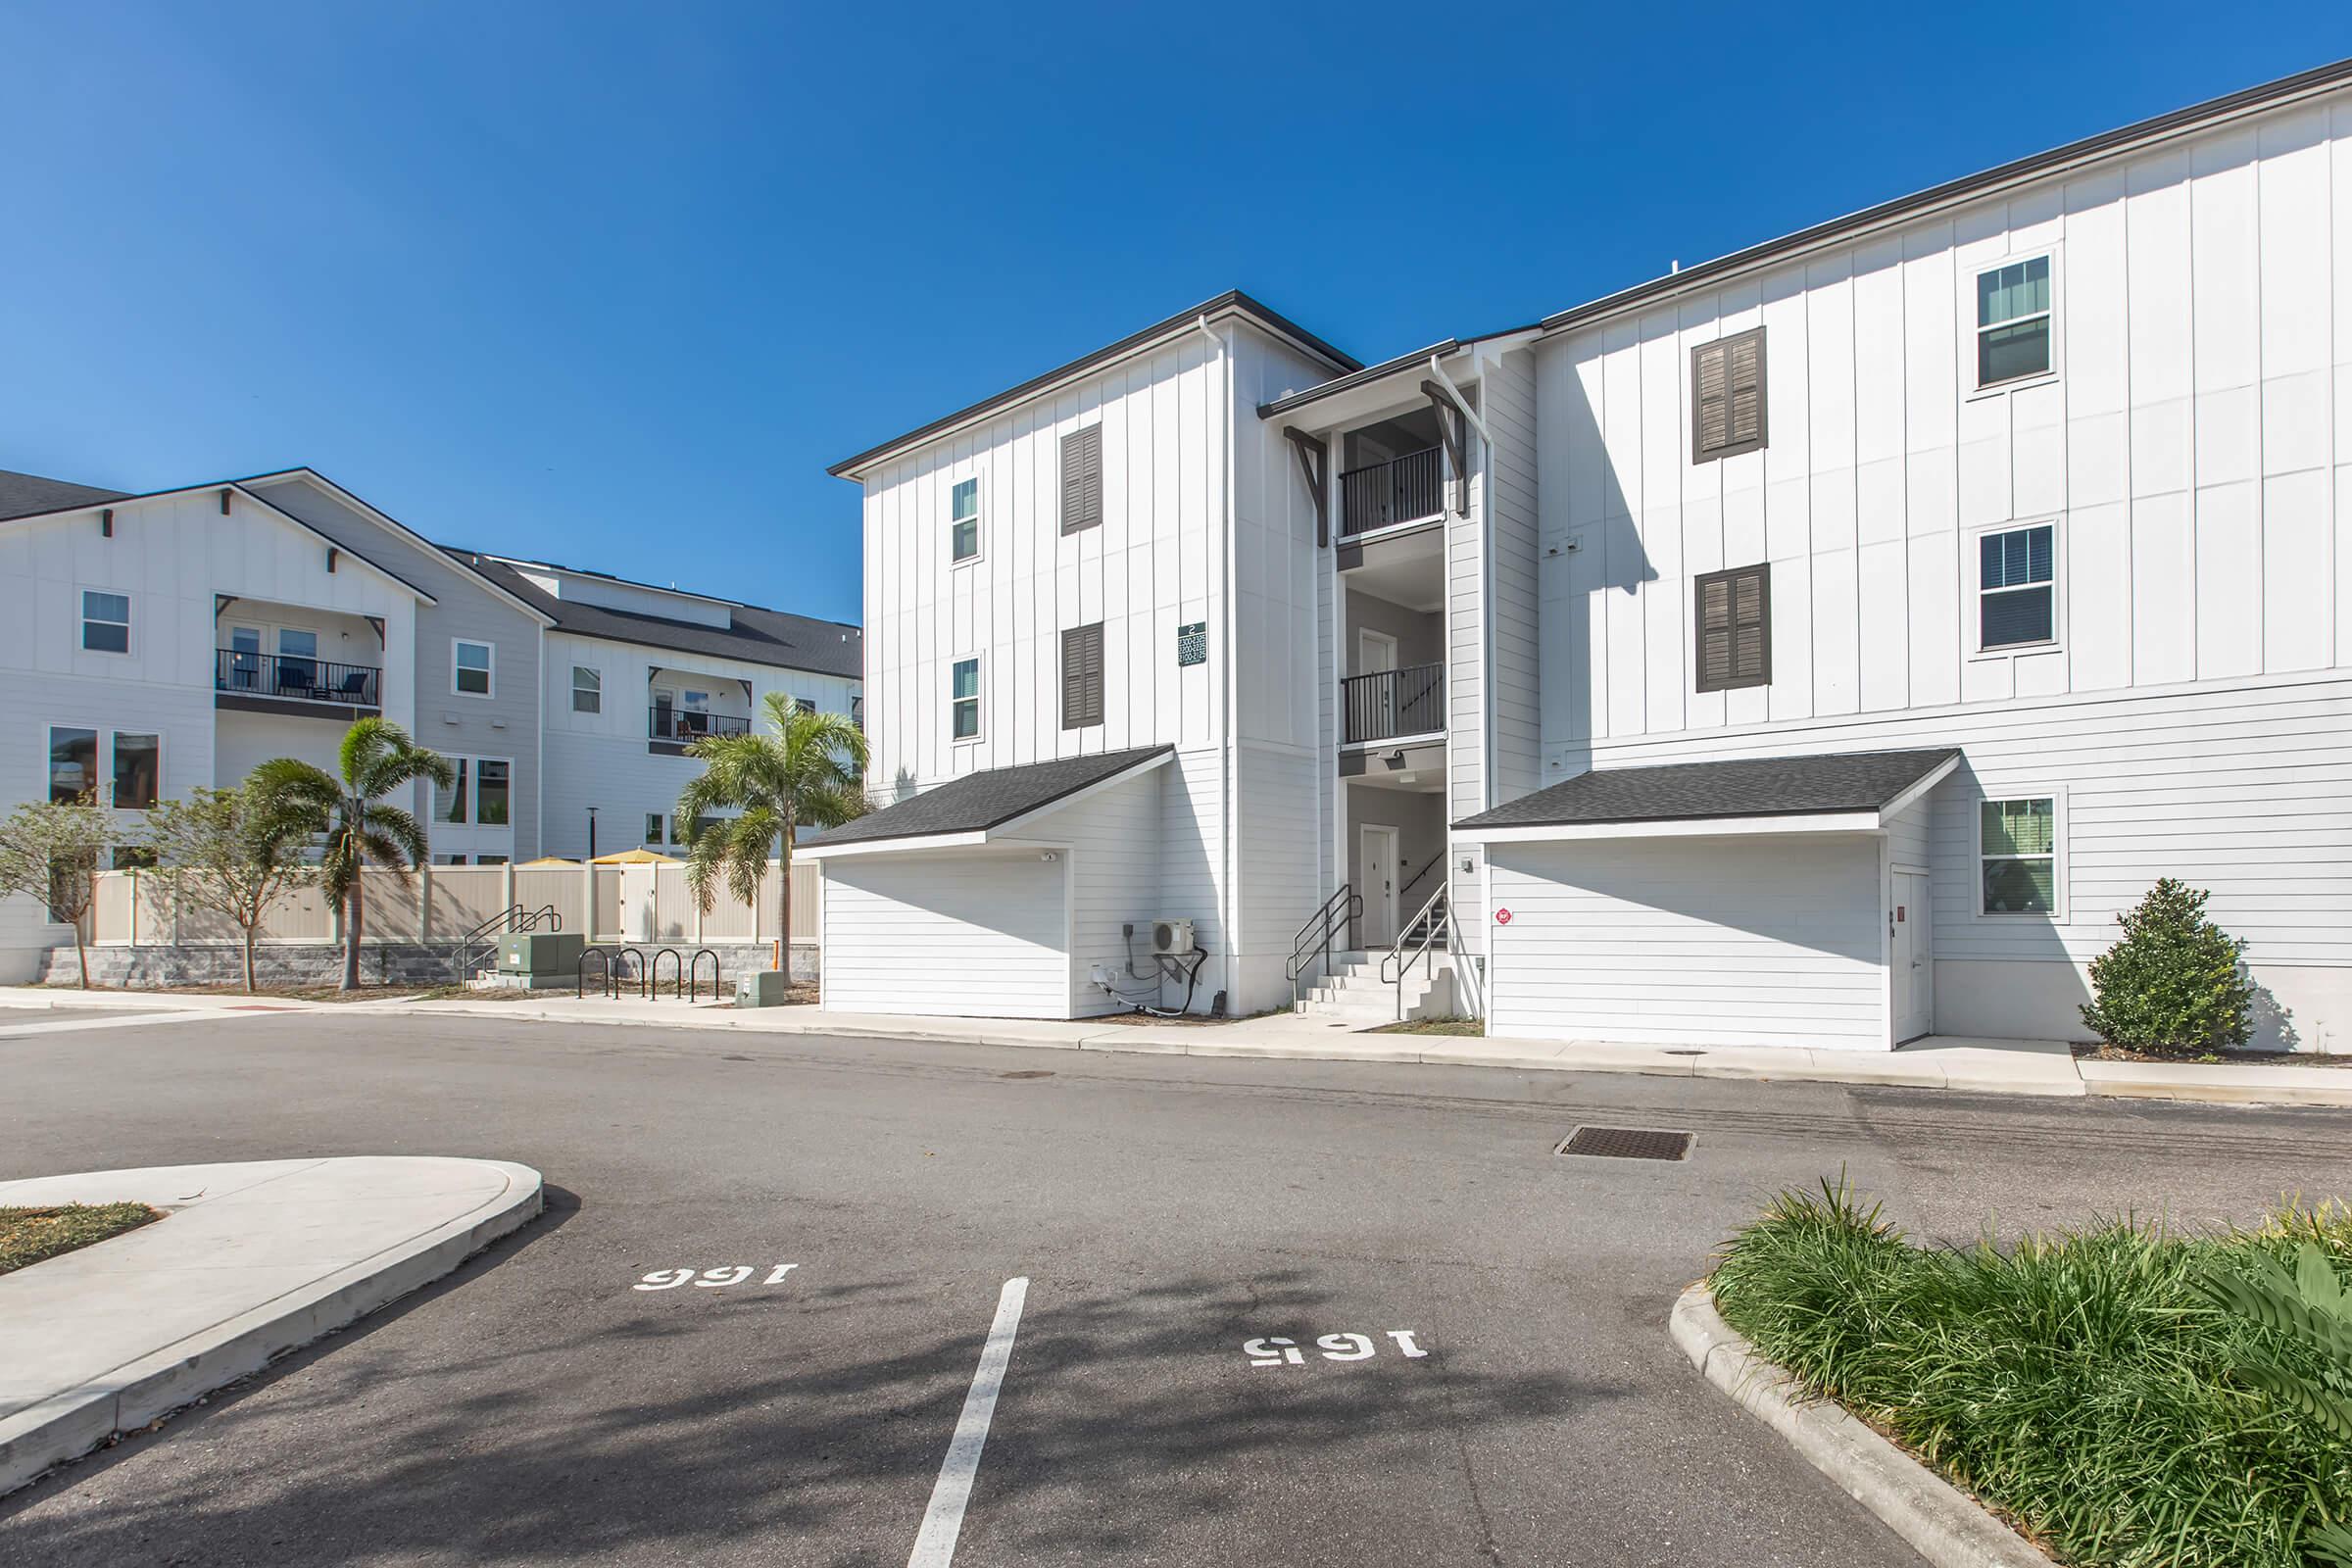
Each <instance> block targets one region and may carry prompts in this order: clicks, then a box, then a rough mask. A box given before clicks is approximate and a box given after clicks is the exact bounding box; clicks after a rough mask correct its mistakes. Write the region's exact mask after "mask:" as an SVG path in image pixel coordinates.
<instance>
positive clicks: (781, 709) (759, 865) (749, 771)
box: [678, 692, 866, 970]
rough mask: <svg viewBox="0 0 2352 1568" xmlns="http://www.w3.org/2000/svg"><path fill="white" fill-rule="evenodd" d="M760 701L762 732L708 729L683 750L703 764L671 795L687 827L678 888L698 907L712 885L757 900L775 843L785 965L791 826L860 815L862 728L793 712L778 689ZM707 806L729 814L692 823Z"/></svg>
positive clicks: (714, 890) (711, 896)
mask: <svg viewBox="0 0 2352 1568" xmlns="http://www.w3.org/2000/svg"><path fill="white" fill-rule="evenodd" d="M761 706H762V707H764V708H765V709H766V711H767V722H768V730H769V732H768V733H765V734H757V733H755V734H747V735H708V736H705V737H704V738H703V739H701V740H699V741H696V742H695V743H694V745H693V746H692V747H691V748H690V749H689V755H690V756H693V757H695V758H698V759H700V760H701V761H702V764H703V771H702V773H701V775H700V776H699V777H697V778H695V779H693V780H692V781H691V782H689V783H688V784H687V786H686V787H685V788H684V789H683V790H681V791H679V792H678V820H680V821H682V822H684V823H686V824H688V826H687V829H686V835H687V836H686V844H687V849H686V856H687V859H686V885H687V886H688V887H690V888H692V889H693V890H694V897H695V902H696V903H698V904H700V905H701V906H702V908H703V912H704V913H705V914H708V913H710V912H711V905H712V904H713V903H714V902H716V898H717V894H718V889H719V887H720V886H721V885H722V884H723V885H724V886H725V887H726V889H727V890H728V891H729V892H730V893H733V894H734V895H735V897H737V898H739V899H741V900H743V902H744V903H746V904H751V903H753V902H754V901H755V900H757V899H758V898H759V896H760V878H761V877H763V876H765V875H766V874H767V860H768V857H769V856H770V855H773V854H776V853H777V852H776V845H777V844H778V843H779V842H781V843H782V845H783V852H782V864H781V870H782V873H783V876H784V888H783V900H784V967H785V968H786V969H788V970H789V969H790V968H791V966H792V838H793V833H794V832H795V830H796V829H798V828H800V827H801V826H803V825H807V826H809V827H838V826H839V825H840V824H842V823H844V822H847V821H848V820H850V818H852V817H854V816H862V815H864V814H865V791H864V788H863V786H862V783H861V780H862V779H863V777H864V774H865V760H866V751H865V732H864V731H863V730H860V729H859V728H858V726H857V725H856V724H853V723H851V722H850V721H849V720H848V719H847V718H844V717H843V716H842V715H841V714H839V713H805V712H802V711H800V710H799V709H798V708H795V707H794V706H793V703H792V700H791V699H790V698H789V697H786V696H785V695H784V694H783V693H781V692H769V693H768V694H767V698H766V700H765V702H764V703H763V704H762V705H761ZM717 808H732V809H736V810H737V811H738V813H739V814H737V815H735V816H722V817H718V818H716V819H715V820H712V821H710V822H704V821H702V818H703V816H704V815H705V814H706V813H707V812H709V811H711V810H712V809H717Z"/></svg>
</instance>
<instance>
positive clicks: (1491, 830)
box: [1453, 754, 1960, 844]
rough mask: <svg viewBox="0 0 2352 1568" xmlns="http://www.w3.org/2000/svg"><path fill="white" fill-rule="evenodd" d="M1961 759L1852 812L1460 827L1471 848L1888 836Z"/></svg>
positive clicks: (1941, 764)
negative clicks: (1826, 835) (1618, 841)
mask: <svg viewBox="0 0 2352 1568" xmlns="http://www.w3.org/2000/svg"><path fill="white" fill-rule="evenodd" d="M1959 765H1960V758H1959V756H1958V755H1957V754H1955V755H1953V756H1951V757H1948V758H1946V759H1945V760H1943V761H1941V762H1939V763H1937V764H1936V766H1934V767H1932V768H1930V769H1929V770H1928V771H1927V772H1926V773H1924V774H1922V775H1921V776H1920V777H1919V778H1917V779H1915V780H1914V781H1912V782H1911V783H1910V784H1909V785H1907V786H1905V787H1904V789H1903V791H1902V792H1901V793H1900V794H1898V795H1896V796H1895V797H1894V798H1893V799H1891V800H1889V801H1887V803H1886V804H1885V805H1883V806H1880V807H1876V808H1873V809H1862V810H1850V811H1793V812H1781V813H1777V814H1771V813H1760V814H1753V815H1745V816H1669V817H1640V818H1632V819H1627V820H1621V821H1613V822H1530V823H1514V824H1511V825H1509V826H1491V827H1476V826H1458V827H1456V828H1455V829H1454V830H1453V836H1454V837H1455V838H1456V839H1457V840H1459V841H1460V842H1462V843H1465V844H1552V843H1577V842H1583V841H1588V840H1593V839H1673V838H1762V837H1767V836H1775V835H1788V834H1813V833H1884V832H1886V831H1887V829H1888V828H1889V827H1890V826H1892V825H1893V822H1894V819H1895V818H1896V817H1898V816H1900V815H1902V814H1903V813H1904V812H1905V811H1907V810H1909V809H1911V808H1912V807H1914V806H1916V805H1918V804H1919V802H1920V801H1921V800H1922V799H1923V798H1924V797H1925V796H1926V795H1927V793H1928V792H1929V791H1930V790H1932V789H1934V788H1935V787H1936V785H1938V784H1940V783H1942V782H1943V781H1944V780H1945V779H1946V778H1949V777H1950V776H1951V773H1952V770H1953V769H1954V768H1956V767H1958V766H1959Z"/></svg>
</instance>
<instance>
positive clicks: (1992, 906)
mask: <svg viewBox="0 0 2352 1568" xmlns="http://www.w3.org/2000/svg"><path fill="white" fill-rule="evenodd" d="M2065 834H2066V797H2065V795H2064V793H2063V792H2061V791H2058V790H2045V791H2036V792H2026V793H2019V794H2014V795H2004V796H2002V797H2000V798H1998V799H1993V800H1984V801H1979V802H1978V803H1977V912H1978V913H1979V914H1982V915H1992V916H2004V915H2030V916H2034V917H2036V918H2039V919H2045V920H2046V919H2064V918H2065V917H2066V869H2065V868H2066V859H2065Z"/></svg>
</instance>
